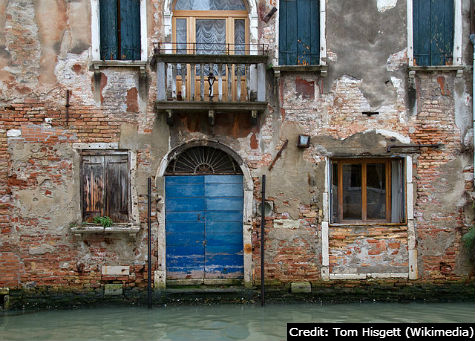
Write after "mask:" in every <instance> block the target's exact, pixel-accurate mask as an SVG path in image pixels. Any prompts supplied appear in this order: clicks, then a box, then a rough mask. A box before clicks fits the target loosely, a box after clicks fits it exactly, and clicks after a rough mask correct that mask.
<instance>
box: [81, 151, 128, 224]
mask: <svg viewBox="0 0 475 341" xmlns="http://www.w3.org/2000/svg"><path fill="white" fill-rule="evenodd" d="M81 171H82V179H81V191H82V211H83V220H84V221H88V222H92V220H93V218H94V217H97V216H107V217H110V218H111V219H112V221H113V222H115V223H124V222H128V221H129V163H128V156H127V154H123V153H121V154H105V153H104V154H102V155H97V154H96V155H91V153H88V154H84V155H83V156H82V169H81Z"/></svg>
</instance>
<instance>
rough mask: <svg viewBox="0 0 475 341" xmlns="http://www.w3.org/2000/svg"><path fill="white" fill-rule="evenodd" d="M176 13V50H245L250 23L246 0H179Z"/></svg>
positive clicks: (233, 51)
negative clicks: (244, 0)
mask: <svg viewBox="0 0 475 341" xmlns="http://www.w3.org/2000/svg"><path fill="white" fill-rule="evenodd" d="M173 14H174V15H173V28H174V29H173V41H174V42H176V47H175V48H176V51H175V52H176V53H189V54H245V50H246V47H245V46H246V44H247V42H248V38H247V37H248V35H249V34H248V26H249V25H248V18H247V15H248V11H247V9H246V6H245V5H244V3H243V1H242V0H238V1H236V0H177V1H176V2H175V7H174V12H173Z"/></svg>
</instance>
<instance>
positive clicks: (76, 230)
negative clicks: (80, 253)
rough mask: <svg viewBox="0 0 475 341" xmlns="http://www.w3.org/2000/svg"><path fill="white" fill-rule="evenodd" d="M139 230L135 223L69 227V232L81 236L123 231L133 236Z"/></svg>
mask: <svg viewBox="0 0 475 341" xmlns="http://www.w3.org/2000/svg"><path fill="white" fill-rule="evenodd" d="M139 231H140V227H139V226H137V225H131V224H129V225H126V224H124V225H113V226H110V227H104V226H101V225H85V226H78V227H71V233H73V234H75V235H77V236H81V235H84V234H93V233H98V234H104V233H114V234H117V233H125V234H128V235H129V236H131V237H135V236H136V234H137V232H139Z"/></svg>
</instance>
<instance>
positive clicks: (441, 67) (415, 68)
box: [408, 65, 467, 78]
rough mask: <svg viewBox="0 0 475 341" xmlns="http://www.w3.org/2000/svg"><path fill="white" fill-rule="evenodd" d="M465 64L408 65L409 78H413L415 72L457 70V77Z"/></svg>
mask: <svg viewBox="0 0 475 341" xmlns="http://www.w3.org/2000/svg"><path fill="white" fill-rule="evenodd" d="M466 68H467V67H466V66H465V65H437V66H409V67H408V70H409V78H414V76H415V74H416V72H454V71H455V72H457V77H462V74H463V72H464V70H465V69H466Z"/></svg>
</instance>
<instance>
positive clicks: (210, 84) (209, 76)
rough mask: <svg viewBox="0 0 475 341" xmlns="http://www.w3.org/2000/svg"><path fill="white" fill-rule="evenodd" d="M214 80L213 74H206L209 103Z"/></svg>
mask: <svg viewBox="0 0 475 341" xmlns="http://www.w3.org/2000/svg"><path fill="white" fill-rule="evenodd" d="M215 80H216V77H215V76H214V74H213V72H212V71H210V72H209V74H208V84H209V99H210V101H212V100H213V84H214V81H215Z"/></svg>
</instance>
